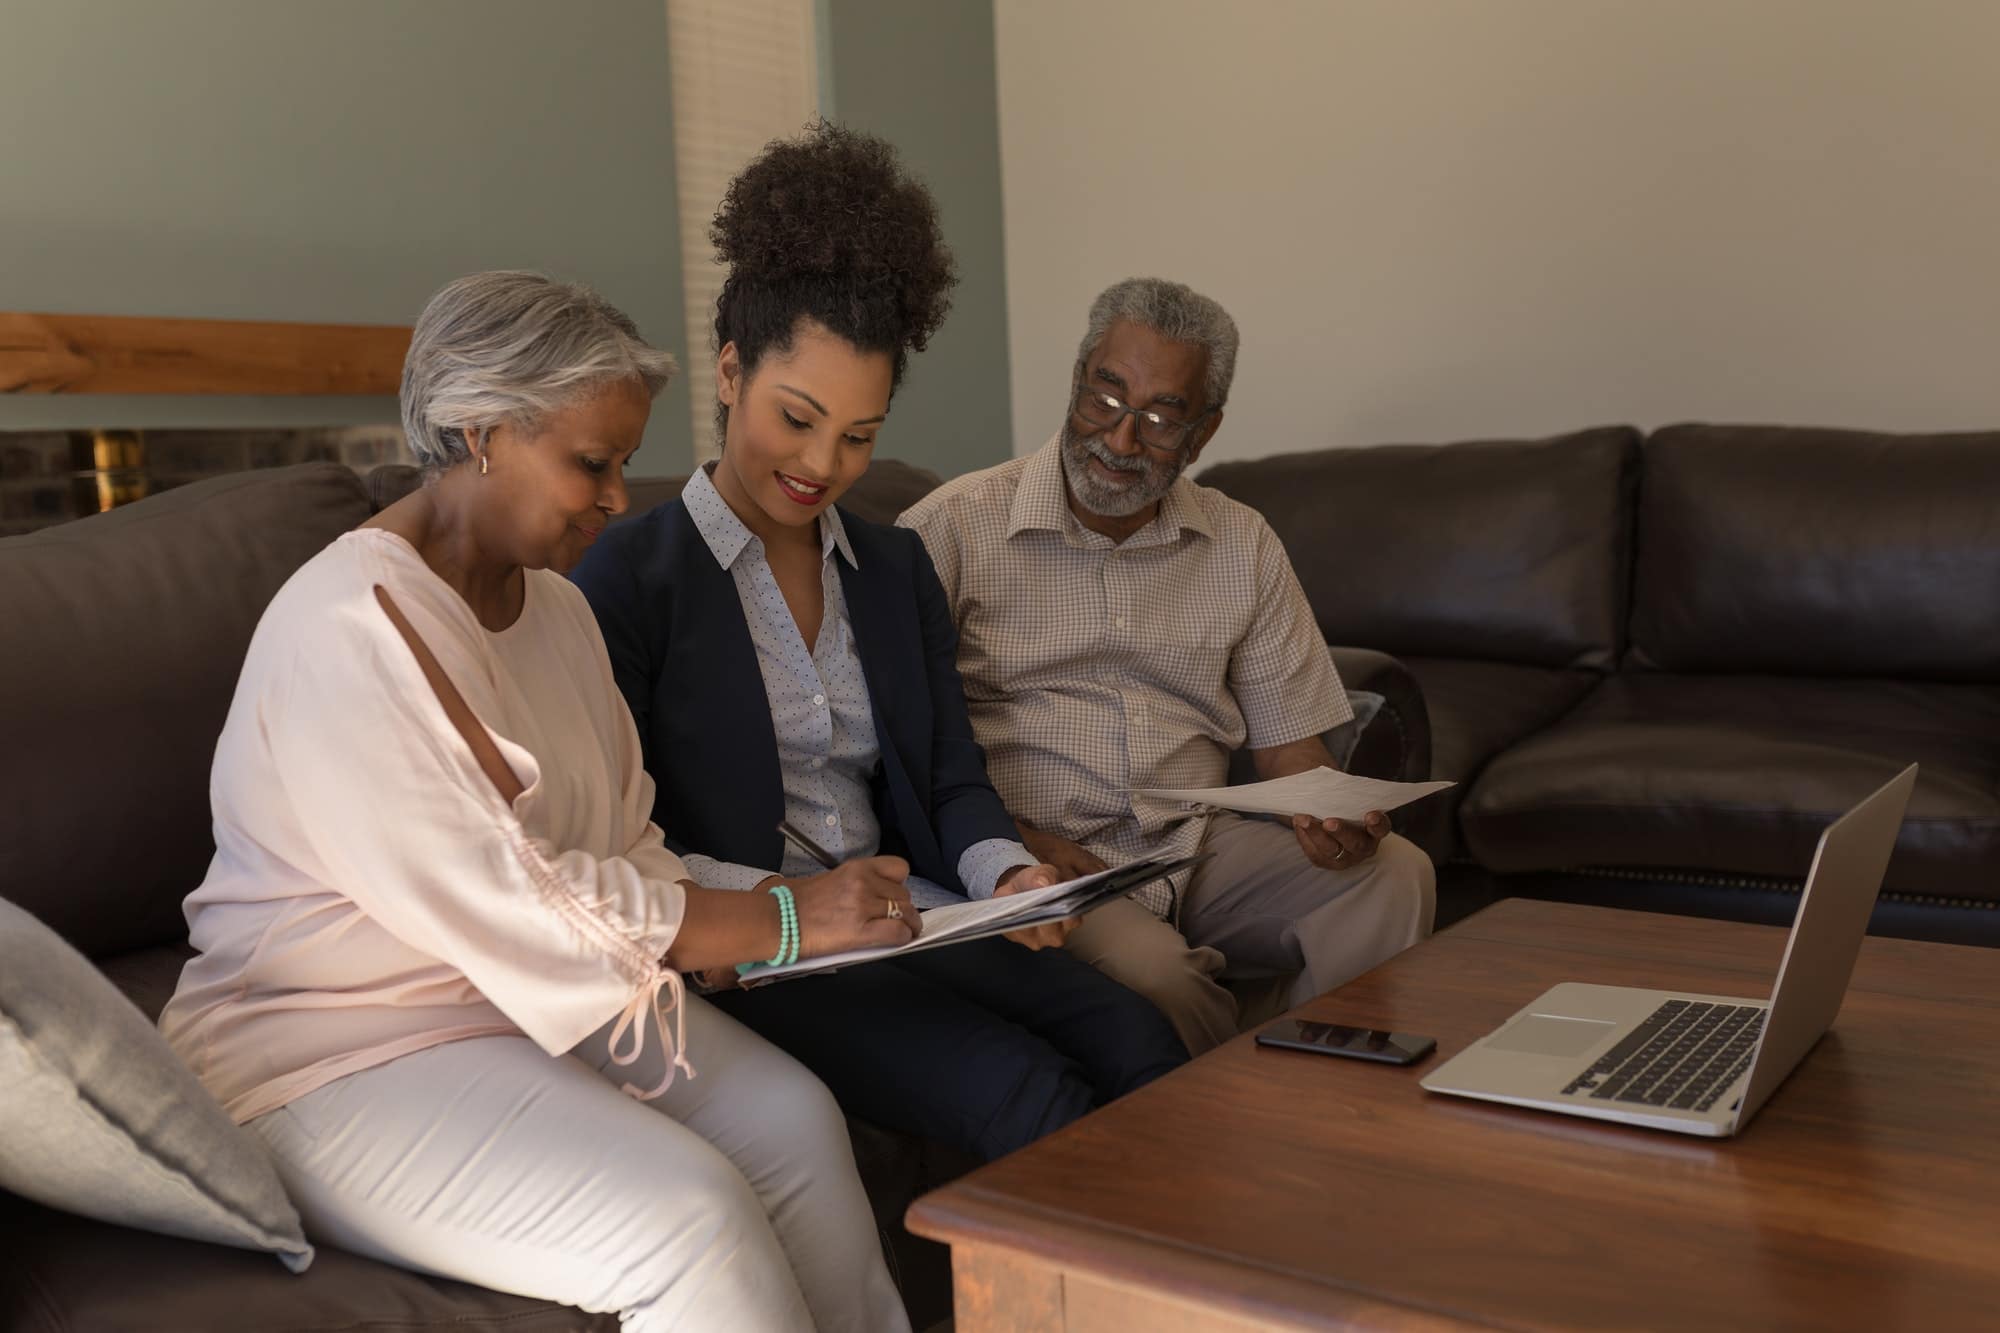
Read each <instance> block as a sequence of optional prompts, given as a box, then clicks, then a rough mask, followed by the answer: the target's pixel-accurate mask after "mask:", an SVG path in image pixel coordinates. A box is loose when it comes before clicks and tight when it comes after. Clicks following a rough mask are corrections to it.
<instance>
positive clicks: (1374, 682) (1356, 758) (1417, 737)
mask: <svg viewBox="0 0 2000 1333" xmlns="http://www.w3.org/2000/svg"><path fill="white" fill-rule="evenodd" d="M1327 652H1329V653H1331V654H1332V655H1333V665H1334V667H1335V668H1336V669H1337V670H1338V671H1339V672H1340V680H1341V683H1342V684H1343V685H1345V686H1346V687H1347V688H1348V689H1350V690H1366V691H1367V692H1369V693H1370V694H1379V695H1381V696H1382V709H1381V711H1380V712H1378V713H1377V714H1376V715H1375V717H1374V718H1373V719H1372V720H1371V721H1369V722H1368V724H1367V725H1366V726H1364V727H1363V728H1362V730H1361V734H1360V735H1359V736H1358V737H1356V738H1355V742H1354V750H1353V753H1352V754H1351V755H1350V756H1349V758H1348V761H1347V771H1348V772H1350V773H1358V774H1360V775H1361V776H1362V777H1369V778H1388V779H1390V780H1391V781H1395V782H1424V781H1428V780H1429V778H1430V775H1431V715H1430V711H1429V710H1428V709H1427V708H1425V707H1424V691H1423V687H1421V686H1420V685H1418V684H1417V678H1416V677H1415V676H1414V675H1412V674H1410V669H1409V668H1408V667H1406V666H1404V665H1403V664H1402V662H1401V661H1399V660H1398V659H1396V658H1394V657H1391V656H1390V655H1389V654H1387V653H1382V652H1377V651H1375V650H1374V649H1373V648H1347V647H1341V646H1337V645H1332V644H1329V645H1328V646H1327Z"/></svg>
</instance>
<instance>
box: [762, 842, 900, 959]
mask: <svg viewBox="0 0 2000 1333" xmlns="http://www.w3.org/2000/svg"><path fill="white" fill-rule="evenodd" d="M909 877H910V863H909V862H907V861H905V860H904V859H903V858H902V857H900V856H864V857H861V858H860V859H859V860H854V861H848V862H845V863H843V864H842V865H840V866H838V867H836V868H835V869H832V870H829V871H827V872H826V873H824V874H820V875H813V876H810V877H809V878H806V879H794V880H789V881H787V882H788V883H789V884H790V885H791V886H792V901H793V902H794V903H796V904H797V905H798V912H799V957H801V958H818V957H821V956H823V955H825V954H830V953H844V952H845V951H847V950H849V949H870V948H880V947H883V946H888V947H891V948H893V947H894V946H896V945H898V944H907V943H909V942H910V941H911V940H913V939H915V938H916V936H917V932H918V931H920V930H922V929H923V921H922V919H921V918H920V917H918V915H917V909H916V905H915V904H914V903H912V902H911V901H910V890H909V887H908V886H907V885H906V884H904V882H903V881H905V880H907V879H908V878H909Z"/></svg>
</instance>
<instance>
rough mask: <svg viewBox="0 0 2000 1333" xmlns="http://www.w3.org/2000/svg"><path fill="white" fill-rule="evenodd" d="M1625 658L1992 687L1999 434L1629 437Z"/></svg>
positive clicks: (1999, 533) (1645, 663)
mask: <svg viewBox="0 0 2000 1333" xmlns="http://www.w3.org/2000/svg"><path fill="white" fill-rule="evenodd" d="M1642 469H1643V474H1642V475H1643V481H1642V484H1641V486H1640V491H1639V522H1638V553H1637V563H1636V569H1635V579H1634V592H1633V597H1634V601H1633V615H1632V661H1633V664H1634V665H1635V666H1640V667H1650V668H1655V669H1658V670H1663V671H1678V672H1731V673H1738V672H1740V673H1747V674H1773V675H1806V676H1878V677H1888V678H1893V679H1927V680H1956V681H1988V682H2000V615H1994V614H1992V609H1993V608H1994V607H1996V606H2000V504H1996V503H1995V497H1996V496H2000V434H1992V433H1989V434H1977V435H1974V434H1965V435H1877V434H1870V433H1867V432H1862V431H1844V430H1808V429H1799V428H1792V427H1778V426H1698V425H1697V426H1675V427H1670V428H1668V429H1665V430H1662V431H1659V432H1658V433H1657V434H1655V435H1654V436H1653V437H1652V438H1651V439H1649V440H1648V441H1647V442H1646V446H1645V450H1644V461H1643V464H1642Z"/></svg>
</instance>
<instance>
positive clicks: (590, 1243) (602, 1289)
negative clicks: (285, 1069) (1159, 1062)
mask: <svg viewBox="0 0 2000 1333" xmlns="http://www.w3.org/2000/svg"><path fill="white" fill-rule="evenodd" d="M684 1003H685V1004H686V1005H687V1050H688V1058H689V1059H690V1061H691V1062H692V1063H693V1064H694V1066H695V1068H696V1069H697V1070H698V1071H700V1072H699V1077H697V1078H692V1079H690V1078H688V1077H687V1076H686V1075H685V1074H683V1075H682V1076H681V1077H680V1078H679V1079H677V1080H676V1081H675V1083H674V1085H673V1087H671V1088H670V1089H668V1090H667V1091H666V1092H665V1093H664V1094H663V1095H661V1096H660V1097H659V1098H657V1099H656V1100H654V1101H651V1102H639V1101H635V1100H633V1099H632V1098H631V1097H628V1096H626V1095H625V1094H623V1093H621V1092H620V1091H618V1085H619V1084H620V1083H624V1082H631V1083H633V1084H636V1085H637V1086H639V1087H642V1088H650V1087H653V1086H654V1085H655V1084H657V1083H658V1082H659V1080H660V1077H661V1075H662V1074H663V1073H664V1072H665V1065H664V1062H663V1058H662V1055H661V1052H660V1042H659V1036H658V1031H657V1029H650V1030H649V1032H648V1040H647V1042H646V1051H645V1054H644V1055H643V1056H642V1057H641V1058H640V1060H639V1062H638V1063H637V1064H636V1065H629V1066H616V1065H612V1064H611V1063H610V1056H609V1052H608V1049H607V1047H608V1033H609V1025H607V1026H606V1029H605V1031H601V1032H599V1033H598V1034H596V1035H595V1036H593V1037H591V1038H590V1039H589V1040H587V1041H585V1042H584V1043H583V1044H582V1045H581V1046H579V1047H577V1049H576V1050H575V1051H574V1052H572V1053H571V1054H569V1055H567V1056H563V1057H560V1058H552V1057H550V1056H548V1055H546V1054H544V1053H543V1052H542V1051H541V1050H540V1049H539V1048H537V1047H536V1046H535V1045H534V1043H532V1042H530V1041H529V1040H527V1038H525V1037H488V1038H482V1039H479V1040H473V1041H458V1042H451V1043H448V1044H446V1045H443V1046H437V1047H433V1048H431V1049H430V1050H427V1051H420V1052H418V1053H416V1054H414V1055H406V1056H403V1057H402V1058H401V1059H398V1060H392V1061H390V1062H388V1063H387V1064H383V1065H378V1066H376V1067H375V1068H373V1069H366V1070H363V1071H361V1072H360V1073H357V1074H350V1075H348V1076H347V1077H345V1078H342V1079H339V1080H337V1081H336V1082H334V1083H331V1084H329V1085H327V1086H326V1087H324V1088H321V1089H320V1090H318V1091H317V1092H313V1093H310V1094H308V1095H306V1096H304V1097H301V1098H299V1099H298V1100H297V1101H294V1102H292V1103H291V1104H290V1105H287V1106H284V1107H281V1108H280V1109H278V1110H276V1111H272V1112H271V1113H269V1114H268V1115H264V1116H260V1117H258V1118H257V1119H256V1120H254V1121H252V1122H251V1127H252V1128H253V1129H255V1130H256V1131H257V1132H258V1133H259V1134H260V1135H261V1136H262V1137H263V1139H264V1142H265V1143H267V1144H268V1145H270V1148H271V1151H272V1153H273V1154H274V1156H275V1157H276V1158H277V1165H278V1173H279V1175H280V1176H281V1177H282V1178H283V1180H284V1182H285V1187H286V1189H288V1190H289V1191H290V1192H291V1196H292V1201H293V1202H294V1203H295V1204H296V1205H297V1206H298V1210H299V1213H300V1215H301V1217H303V1218H304V1220H305V1225H306V1230H307V1231H308V1232H309V1233H310V1234H311V1235H312V1236H313V1237H314V1238H315V1239H317V1240H323V1241H326V1242H328V1243H330V1244H334V1245H338V1246H340V1247H341V1248H343V1249H347V1250H352V1251H354V1252H356V1253H358V1254H365V1255H368V1256H370V1257H372V1258H376V1259H382V1260H385V1261H387V1262H389V1263H394V1264H399V1265H401V1266H403V1267H405V1268H414V1269H419V1270H422V1271H424V1272H429V1273H435V1274H438V1275H440V1276H443V1277H450V1278H457V1279H460V1280H462V1281H466V1282H474V1283H477V1284H479V1285H480V1286H484V1287H491V1288H494V1289H496V1290H499V1291H510V1292H515V1293H518V1294H520V1295H523V1296H532V1297H537V1298H540V1299H543V1300H550V1301H558V1302H561V1303H562V1304H565V1305H574V1306H578V1307H580V1308H582V1309H585V1310H592V1311H607V1310H615V1311H618V1312H620V1314H621V1315H622V1317H623V1320H624V1325H625V1327H626V1328H628V1329H632V1330H663V1329H729V1330H732V1333H753V1331H757V1330H765V1329H773V1330H810V1329H814V1328H817V1329H820V1330H823V1331H824V1333H834V1331H835V1330H841V1331H843V1333H844V1331H846V1330H853V1331H854V1333H877V1331H878V1330H883V1329H889V1330H907V1329H908V1328H909V1320H908V1317H907V1316H906V1315H905V1314H904V1311H903V1303H902V1300H901V1299H900V1297H899V1296H898V1295H897V1292H896V1287H895V1284H894V1283H893V1282H892V1281H891V1280H890V1278H889V1272H888V1269H887V1267H886V1266H885V1265H884V1263H883V1260H882V1251H881V1246H880V1243H879V1241H878V1238H877V1234H876V1230H875V1222H874V1218H873V1216H872V1215H871V1214H870V1212H869V1208H868V1200H867V1198H866V1196H865V1195H864V1194H863V1193H862V1189H861V1179H860V1176H859V1175H858V1174H857V1173H856V1171H855V1168H854V1151H853V1148H852V1146H851V1145H850V1143H849V1141H848V1137H847V1127H846V1123H845V1122H844V1121H843V1120H842V1118H841V1115H840V1111H839V1109H838V1108H837V1107H836V1106H835V1105H834V1101H833V1098H832V1096H831V1095H829V1094H828V1092H827V1091H826V1088H825V1087H824V1085H822V1084H821V1083H820V1082H819V1080H818V1079H816V1078H814V1077H813V1076H812V1075H811V1074H809V1073H807V1072H806V1070H805V1068H804V1067H803V1066H802V1065H800V1064H798V1063H797V1062H796V1061H794V1060H793V1059H792V1058H791V1057H790V1056H788V1055H786V1054H785V1053H784V1052H782V1051H780V1050H779V1049H778V1048H777V1047H775V1046H772V1045H770V1044H769V1043H768V1042H766V1041H764V1040H763V1039H762V1038H760V1037H758V1036H756V1035H755V1034H753V1033H751V1032H750V1031H749V1030H748V1029H746V1028H744V1027H742V1026H741V1025H739V1024H738V1023H737V1022H736V1021H735V1020H733V1019H731V1018H729V1017H728V1016H727V1015H725V1014H723V1013H721V1012H720V1011H718V1010H716V1009H715V1008H713V1007H712V1006H710V1005H709V1004H707V1003H706V1002H704V1001H702V1000H701V999H699V998H697V997H695V996H688V997H687V999H686V1000H685V1001H684Z"/></svg>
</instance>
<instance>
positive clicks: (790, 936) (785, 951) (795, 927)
mask: <svg viewBox="0 0 2000 1333" xmlns="http://www.w3.org/2000/svg"><path fill="white" fill-rule="evenodd" d="M771 896H772V897H773V898H776V899H777V900H778V952H777V953H776V954H774V955H773V956H771V957H770V958H767V959H765V960H764V961H763V962H761V963H738V964H737V965H736V975H737V976H739V977H740V976H744V975H745V974H747V973H748V972H749V971H750V970H751V969H752V968H755V967H787V966H790V965H791V964H793V963H796V962H798V961H799V908H798V904H797V903H795V902H793V901H792V890H791V886H790V885H786V884H773V885H772V886H771Z"/></svg>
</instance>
